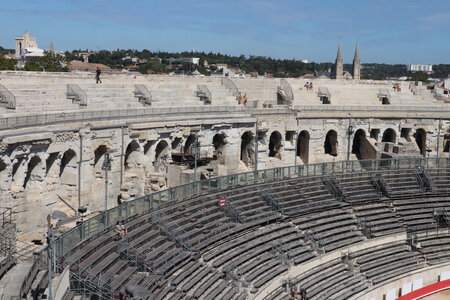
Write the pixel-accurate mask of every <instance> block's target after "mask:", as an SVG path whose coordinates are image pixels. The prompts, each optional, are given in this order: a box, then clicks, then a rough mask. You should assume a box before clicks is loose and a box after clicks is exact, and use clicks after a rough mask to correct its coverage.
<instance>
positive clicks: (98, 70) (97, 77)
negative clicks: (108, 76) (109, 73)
mask: <svg viewBox="0 0 450 300" xmlns="http://www.w3.org/2000/svg"><path fill="white" fill-rule="evenodd" d="M95 74H96V75H95V79H96V80H97V82H96V83H99V82H100V83H102V81H101V80H100V74H102V70H100V68H99V67H97V71H95Z"/></svg>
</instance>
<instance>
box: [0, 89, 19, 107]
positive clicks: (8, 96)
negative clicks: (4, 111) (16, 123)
mask: <svg viewBox="0 0 450 300" xmlns="http://www.w3.org/2000/svg"><path fill="white" fill-rule="evenodd" d="M0 106H1V107H6V108H8V109H16V96H14V95H13V93H11V92H10V91H9V90H8V89H7V88H6V87H5V86H4V85H2V84H0Z"/></svg>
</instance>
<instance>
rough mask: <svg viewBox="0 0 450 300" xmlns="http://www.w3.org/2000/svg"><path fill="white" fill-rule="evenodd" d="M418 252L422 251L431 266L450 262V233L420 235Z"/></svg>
mask: <svg viewBox="0 0 450 300" xmlns="http://www.w3.org/2000/svg"><path fill="white" fill-rule="evenodd" d="M417 236H418V239H417V241H416V242H417V243H418V244H417V250H418V251H420V252H421V253H422V254H423V255H424V256H425V258H426V261H427V263H428V264H430V265H437V264H441V263H445V262H448V261H449V260H450V233H449V232H448V231H444V232H442V231H441V232H438V233H436V232H430V233H426V234H418V235H417Z"/></svg>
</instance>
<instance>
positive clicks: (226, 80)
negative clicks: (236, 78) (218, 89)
mask: <svg viewBox="0 0 450 300" xmlns="http://www.w3.org/2000/svg"><path fill="white" fill-rule="evenodd" d="M222 85H224V86H225V87H226V88H227V89H229V90H230V92H231V93H232V94H233V96H235V97H239V89H238V87H237V85H236V84H235V83H234V82H233V81H232V80H231V79H230V78H227V77H224V78H222Z"/></svg>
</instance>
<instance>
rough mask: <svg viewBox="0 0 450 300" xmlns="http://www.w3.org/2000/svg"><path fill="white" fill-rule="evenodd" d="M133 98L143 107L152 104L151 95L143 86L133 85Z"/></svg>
mask: <svg viewBox="0 0 450 300" xmlns="http://www.w3.org/2000/svg"><path fill="white" fill-rule="evenodd" d="M134 96H135V97H138V98H139V102H141V103H142V104H144V105H151V104H152V94H151V93H150V91H149V90H148V89H147V87H146V86H145V85H144V84H135V85H134Z"/></svg>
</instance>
